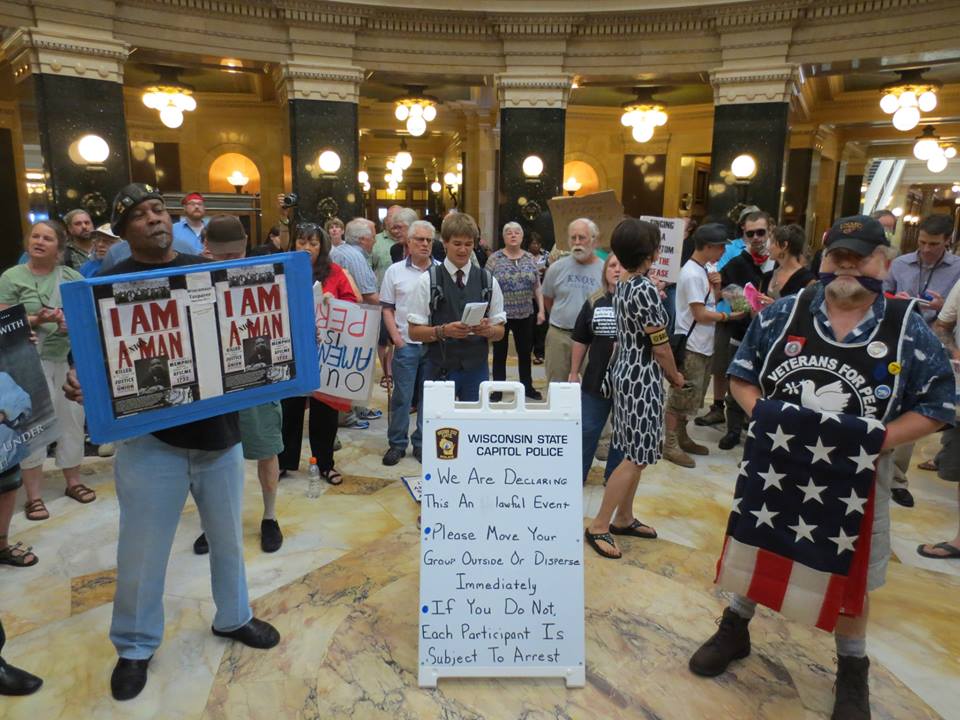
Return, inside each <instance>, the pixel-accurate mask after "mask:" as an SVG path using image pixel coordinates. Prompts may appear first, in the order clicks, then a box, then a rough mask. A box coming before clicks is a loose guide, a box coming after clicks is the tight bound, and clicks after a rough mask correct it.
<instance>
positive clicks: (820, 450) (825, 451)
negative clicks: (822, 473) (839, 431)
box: [805, 438, 837, 465]
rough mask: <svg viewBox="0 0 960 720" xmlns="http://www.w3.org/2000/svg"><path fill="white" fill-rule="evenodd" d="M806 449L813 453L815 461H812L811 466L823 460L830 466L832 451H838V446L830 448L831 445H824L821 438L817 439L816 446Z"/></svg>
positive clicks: (809, 446) (808, 446)
mask: <svg viewBox="0 0 960 720" xmlns="http://www.w3.org/2000/svg"><path fill="white" fill-rule="evenodd" d="M805 447H806V448H807V450H809V451H810V452H812V453H813V459H812V460H811V461H810V464H811V465H812V464H813V463H815V462H818V461H821V460H822V461H823V462H825V463H827V464H828V465H829V464H830V451H831V450H836V449H837V448H836V446H834V447H830V446H829V445H824V444H823V440H821V439H820V438H817V444H816V445H807V446H805Z"/></svg>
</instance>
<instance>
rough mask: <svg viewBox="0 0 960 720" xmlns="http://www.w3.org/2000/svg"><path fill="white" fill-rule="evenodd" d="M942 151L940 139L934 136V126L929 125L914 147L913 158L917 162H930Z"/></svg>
mask: <svg viewBox="0 0 960 720" xmlns="http://www.w3.org/2000/svg"><path fill="white" fill-rule="evenodd" d="M939 149H940V138H939V137H937V136H936V135H935V134H934V129H933V125H927V126H926V127H925V128H924V129H923V133H921V135H920V137H918V138H917V142H916V143H915V144H914V146H913V156H914V157H915V158H916V159H917V160H924V161H926V160H929V159H930V158H931V157H933V154H934V153H936V152H937V151H938V150H939Z"/></svg>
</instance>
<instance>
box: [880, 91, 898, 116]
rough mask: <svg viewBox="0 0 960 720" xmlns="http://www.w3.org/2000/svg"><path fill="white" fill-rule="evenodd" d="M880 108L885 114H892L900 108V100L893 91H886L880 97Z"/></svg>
mask: <svg viewBox="0 0 960 720" xmlns="http://www.w3.org/2000/svg"><path fill="white" fill-rule="evenodd" d="M880 109H881V110H883V111H884V112H885V113H886V114H887V115H893V114H894V113H895V112H896V111H897V110H899V109H900V100H899V99H898V98H897V96H896V95H894V94H893V93H887V94H886V95H884V96H883V97H882V98H880Z"/></svg>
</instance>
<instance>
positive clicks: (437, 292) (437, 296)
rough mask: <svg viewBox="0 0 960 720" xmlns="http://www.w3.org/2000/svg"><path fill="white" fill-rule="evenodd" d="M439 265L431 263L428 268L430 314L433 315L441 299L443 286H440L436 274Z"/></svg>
mask: <svg viewBox="0 0 960 720" xmlns="http://www.w3.org/2000/svg"><path fill="white" fill-rule="evenodd" d="M439 268H440V266H439V265H431V266H430V270H429V271H428V272H429V273H430V314H431V315H433V314H434V313H435V312H436V311H437V308H438V307H439V306H440V302H441V301H442V300H443V288H441V287H440V278H439V277H438V276H437V272H439Z"/></svg>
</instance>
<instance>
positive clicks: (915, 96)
mask: <svg viewBox="0 0 960 720" xmlns="http://www.w3.org/2000/svg"><path fill="white" fill-rule="evenodd" d="M929 69H930V68H919V69H915V70H898V71H897V74H898V75H899V76H900V79H899V80H897V81H896V82H892V83H887V84H886V85H884V86H883V87H882V88H880V92H881V93H883V96H882V97H881V98H880V109H881V110H883V111H884V112H885V113H886V114H887V115H893V126H894V127H895V128H896V129H897V130H901V131H904V132H906V131H907V130H913V128H915V127H916V126H917V125H918V124H919V122H920V113H921V112H932V111H933V110H934V109H935V108H936V107H937V92H938V91H939V90H940V87H941V83H939V82H936V81H934V80H924V79H923V73H925V72H926V71H927V70H929Z"/></svg>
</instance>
